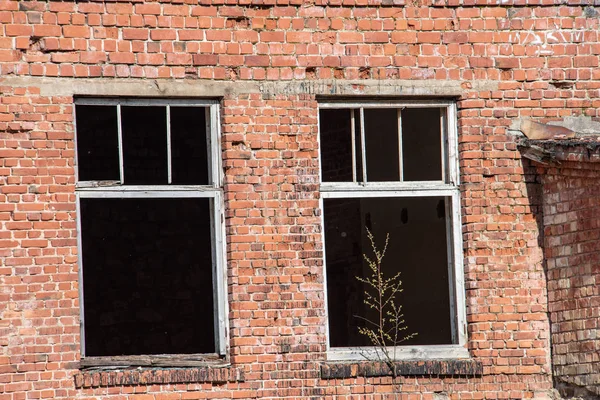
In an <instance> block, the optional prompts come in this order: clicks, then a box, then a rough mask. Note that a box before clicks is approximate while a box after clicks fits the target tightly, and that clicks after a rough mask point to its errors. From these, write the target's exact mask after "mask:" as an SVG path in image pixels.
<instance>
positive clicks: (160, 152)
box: [121, 106, 168, 185]
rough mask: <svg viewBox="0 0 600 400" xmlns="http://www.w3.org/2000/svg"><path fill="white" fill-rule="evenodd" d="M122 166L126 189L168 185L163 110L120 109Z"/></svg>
mask: <svg viewBox="0 0 600 400" xmlns="http://www.w3.org/2000/svg"><path fill="white" fill-rule="evenodd" d="M121 126H122V135H123V166H124V172H125V178H124V181H125V182H124V183H125V184H126V185H164V184H167V181H168V166H167V163H168V160H167V110H166V107H156V106H144V107H142V106H136V107H133V106H122V107H121Z"/></svg>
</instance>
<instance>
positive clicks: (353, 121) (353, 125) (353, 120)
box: [350, 109, 357, 182]
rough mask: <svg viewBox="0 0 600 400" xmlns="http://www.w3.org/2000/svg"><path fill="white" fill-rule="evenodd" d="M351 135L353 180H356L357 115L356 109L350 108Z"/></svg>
mask: <svg viewBox="0 0 600 400" xmlns="http://www.w3.org/2000/svg"><path fill="white" fill-rule="evenodd" d="M350 135H352V182H356V172H357V167H356V116H355V110H354V109H351V110H350Z"/></svg>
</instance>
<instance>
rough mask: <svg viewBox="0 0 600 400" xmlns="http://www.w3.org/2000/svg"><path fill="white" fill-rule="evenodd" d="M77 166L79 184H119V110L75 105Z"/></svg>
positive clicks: (109, 107) (110, 107)
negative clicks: (109, 182) (110, 182)
mask: <svg viewBox="0 0 600 400" xmlns="http://www.w3.org/2000/svg"><path fill="white" fill-rule="evenodd" d="M75 114H76V119H77V120H76V124H77V167H78V171H79V180H80V181H109V180H113V181H118V180H119V179H120V177H119V174H120V173H119V135H118V126H117V124H118V121H117V107H115V106H85V105H78V106H76V111H75Z"/></svg>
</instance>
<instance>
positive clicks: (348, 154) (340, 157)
mask: <svg viewBox="0 0 600 400" xmlns="http://www.w3.org/2000/svg"><path fill="white" fill-rule="evenodd" d="M350 112H351V111H350V110H338V109H331V110H330V109H324V110H320V112H319V113H320V115H319V123H320V137H319V138H320V141H321V143H320V145H321V171H322V177H321V179H322V181H323V182H352V131H351V118H350Z"/></svg>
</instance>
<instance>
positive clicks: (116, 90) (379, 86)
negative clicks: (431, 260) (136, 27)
mask: <svg viewBox="0 0 600 400" xmlns="http://www.w3.org/2000/svg"><path fill="white" fill-rule="evenodd" d="M0 84H2V85H8V86H13V87H28V86H34V87H38V88H40V94H41V95H42V96H77V95H79V96H141V97H207V98H210V97H212V98H218V97H223V96H228V95H236V94H251V93H262V94H263V95H265V96H266V97H275V96H277V95H296V94H312V95H316V96H334V95H337V96H446V97H458V96H461V95H462V94H464V93H465V92H469V91H489V90H495V89H496V88H497V86H498V85H497V83H496V82H477V81H473V82H470V81H469V82H467V81H440V80H392V79H390V80H375V79H367V80H356V81H350V80H305V81H210V80H171V79H129V78H95V79H84V78H79V79H78V78H50V77H25V76H9V77H5V78H2V79H1V80H0Z"/></svg>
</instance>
